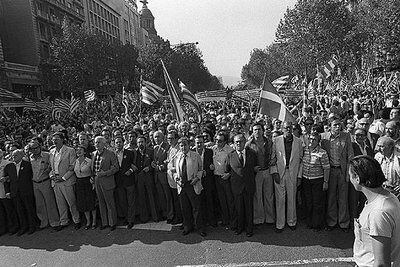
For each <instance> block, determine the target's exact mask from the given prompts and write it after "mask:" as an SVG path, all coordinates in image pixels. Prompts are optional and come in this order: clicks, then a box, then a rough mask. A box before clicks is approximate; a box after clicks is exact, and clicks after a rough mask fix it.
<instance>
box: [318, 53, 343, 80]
mask: <svg viewBox="0 0 400 267" xmlns="http://www.w3.org/2000/svg"><path fill="white" fill-rule="evenodd" d="M338 63H339V60H338V58H337V56H336V55H333V56H332V58H331V60H329V61H328V63H326V64H325V66H324V67H323V68H322V72H321V74H322V75H323V76H324V78H325V79H327V78H329V77H330V76H331V74H332V72H333V70H334V69H335V67H336V66H337V64H338Z"/></svg>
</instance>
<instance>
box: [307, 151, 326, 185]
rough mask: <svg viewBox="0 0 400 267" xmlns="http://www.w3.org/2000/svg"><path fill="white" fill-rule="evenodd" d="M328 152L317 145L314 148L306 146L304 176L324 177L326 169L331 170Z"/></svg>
mask: <svg viewBox="0 0 400 267" xmlns="http://www.w3.org/2000/svg"><path fill="white" fill-rule="evenodd" d="M329 168H330V165H329V157H328V153H327V152H326V151H325V150H324V149H322V148H321V147H319V146H317V147H316V148H314V149H313V150H310V149H309V148H306V149H305V150H304V156H303V177H304V178H306V179H310V180H311V179H318V178H323V177H324V170H329Z"/></svg>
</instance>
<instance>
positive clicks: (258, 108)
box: [257, 73, 267, 113]
mask: <svg viewBox="0 0 400 267" xmlns="http://www.w3.org/2000/svg"><path fill="white" fill-rule="evenodd" d="M265 79H267V73H265V74H264V79H263V83H262V86H261V90H260V99H259V100H258V107H257V113H259V111H260V108H261V95H262V90H263V88H264V85H265Z"/></svg>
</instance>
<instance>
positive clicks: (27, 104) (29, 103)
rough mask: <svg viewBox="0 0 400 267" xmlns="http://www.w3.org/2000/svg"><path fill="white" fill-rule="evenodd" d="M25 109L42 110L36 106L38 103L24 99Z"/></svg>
mask: <svg viewBox="0 0 400 267" xmlns="http://www.w3.org/2000/svg"><path fill="white" fill-rule="evenodd" d="M24 108H26V109H31V110H40V108H39V107H38V106H37V105H36V103H35V102H34V101H33V100H31V99H29V98H25V99H24Z"/></svg>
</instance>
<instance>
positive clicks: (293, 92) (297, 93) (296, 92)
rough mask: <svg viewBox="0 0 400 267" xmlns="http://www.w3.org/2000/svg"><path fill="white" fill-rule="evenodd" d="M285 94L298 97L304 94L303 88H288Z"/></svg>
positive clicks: (289, 96)
mask: <svg viewBox="0 0 400 267" xmlns="http://www.w3.org/2000/svg"><path fill="white" fill-rule="evenodd" d="M285 96H286V97H288V98H296V97H302V96H303V90H296V89H288V90H286V92H285Z"/></svg>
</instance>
